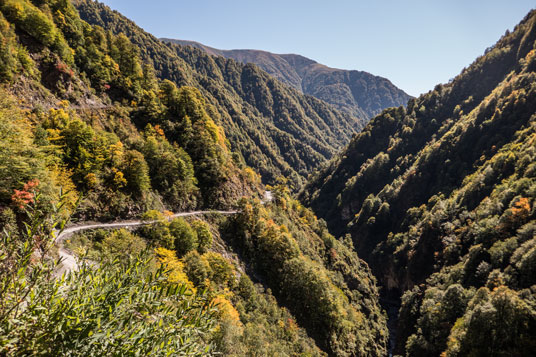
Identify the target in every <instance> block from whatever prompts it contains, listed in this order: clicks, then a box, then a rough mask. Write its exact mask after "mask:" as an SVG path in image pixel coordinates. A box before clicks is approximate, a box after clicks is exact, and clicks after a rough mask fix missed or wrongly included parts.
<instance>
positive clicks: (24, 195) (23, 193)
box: [11, 179, 39, 209]
mask: <svg viewBox="0 0 536 357" xmlns="http://www.w3.org/2000/svg"><path fill="white" fill-rule="evenodd" d="M37 186H39V180H38V179H33V180H30V181H28V182H27V183H25V184H24V187H23V188H22V190H13V191H14V193H13V195H12V196H11V201H13V203H14V204H15V205H16V206H17V207H19V208H20V209H23V208H24V206H26V205H27V204H30V203H33V202H34V197H35V191H37V190H38V188H37Z"/></svg>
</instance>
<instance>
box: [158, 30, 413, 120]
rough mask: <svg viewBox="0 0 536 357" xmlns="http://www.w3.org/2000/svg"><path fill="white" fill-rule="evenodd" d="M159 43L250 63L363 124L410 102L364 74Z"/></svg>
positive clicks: (284, 57) (287, 58)
mask: <svg viewBox="0 0 536 357" xmlns="http://www.w3.org/2000/svg"><path fill="white" fill-rule="evenodd" d="M161 40H162V41H164V42H172V43H177V44H181V45H185V46H192V47H196V48H199V49H202V50H203V51H205V52H207V53H209V54H211V55H214V56H223V57H226V58H232V59H234V60H236V61H239V62H242V63H254V64H256V65H257V66H259V67H260V68H262V69H263V70H265V71H266V72H267V73H268V74H270V75H271V76H274V77H275V78H277V79H279V80H280V81H282V82H284V83H287V84H289V85H290V86H292V87H294V88H296V89H297V90H299V91H301V92H302V93H305V94H308V95H312V96H314V97H316V98H318V99H322V100H324V101H326V102H327V103H329V104H331V105H333V106H334V107H335V108H337V109H339V110H341V111H344V112H347V113H349V114H351V115H353V116H356V117H358V118H361V120H362V121H363V122H365V123H366V122H367V121H368V119H369V118H372V117H373V116H375V115H377V114H379V113H380V112H381V111H382V110H383V109H386V108H389V107H398V106H400V105H404V106H405V105H406V104H407V102H408V100H409V99H410V98H411V97H410V96H409V95H408V94H406V93H405V92H404V91H403V90H401V89H399V88H397V87H396V86H395V85H393V84H392V83H391V82H390V81H389V80H388V79H386V78H383V77H379V76H375V75H372V74H370V73H367V72H364V71H355V70H344V69H337V68H330V67H327V66H325V65H323V64H320V63H318V62H316V61H313V60H312V59H309V58H307V57H304V56H300V55H295V54H275V53H271V52H266V51H260V50H219V49H216V48H212V47H209V46H205V45H203V44H201V43H198V42H194V41H184V40H175V39H168V38H162V39H161Z"/></svg>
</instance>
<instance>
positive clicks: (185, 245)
mask: <svg viewBox="0 0 536 357" xmlns="http://www.w3.org/2000/svg"><path fill="white" fill-rule="evenodd" d="M169 232H170V233H171V235H172V236H173V237H174V238H175V251H176V252H177V256H178V257H183V256H184V255H186V253H188V252H190V251H192V250H195V249H197V247H198V245H199V244H198V241H197V233H196V232H195V230H193V229H192V227H190V225H189V224H188V222H186V221H185V220H184V219H182V218H175V219H174V220H173V221H171V223H170V224H169Z"/></svg>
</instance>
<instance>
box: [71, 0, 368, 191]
mask: <svg viewBox="0 0 536 357" xmlns="http://www.w3.org/2000/svg"><path fill="white" fill-rule="evenodd" d="M74 3H75V5H76V7H77V9H78V11H79V12H80V16H81V18H82V19H83V20H85V21H87V22H88V23H90V24H93V25H99V26H101V27H103V28H105V29H107V30H109V31H111V32H112V33H113V34H115V35H119V34H120V33H123V34H124V35H126V36H127V38H129V40H130V41H131V42H132V43H133V44H134V45H135V46H136V47H137V48H138V51H139V54H140V56H141V58H142V60H143V61H144V62H146V63H150V64H151V66H152V67H153V68H154V69H155V75H156V76H157V77H158V78H160V79H167V80H169V81H171V82H173V83H175V85H177V86H178V87H181V86H193V87H195V88H198V89H199V90H200V92H201V93H202V95H203V96H204V97H205V99H206V100H207V102H208V103H209V104H211V105H213V106H214V108H215V109H216V111H217V112H218V114H219V116H220V121H221V125H222V126H223V128H224V129H225V132H226V134H227V137H228V138H229V141H230V143H231V148H232V150H233V151H234V152H235V153H236V155H238V156H239V157H240V159H241V160H243V161H245V163H246V164H247V165H248V166H251V167H252V168H253V169H255V170H256V171H257V172H259V173H260V174H261V177H262V179H263V182H265V183H270V184H273V183H275V179H276V178H277V177H278V176H280V175H283V176H285V177H287V178H289V180H290V184H291V185H292V186H294V187H296V188H298V187H299V186H300V185H301V184H302V183H303V182H304V180H305V178H306V177H307V175H308V174H309V173H310V172H311V171H312V170H313V169H314V168H316V167H317V166H318V165H319V164H320V163H322V162H325V161H326V160H327V159H329V158H331V157H332V155H334V154H335V153H336V152H337V151H338V149H340V148H342V146H343V145H344V144H346V143H348V142H349V140H350V138H351V136H352V134H353V133H355V132H356V131H358V130H360V129H361V128H362V127H363V124H364V122H363V120H362V119H360V118H357V117H354V116H351V115H349V114H346V113H343V112H339V111H337V110H336V109H334V108H333V107H331V106H329V105H327V104H326V103H325V102H323V101H321V100H318V99H316V98H314V97H310V96H305V95H303V94H302V93H300V92H299V91H297V90H295V89H293V88H291V87H289V86H287V85H284V84H283V83H281V82H280V81H278V80H276V79H274V78H272V77H270V76H269V75H268V74H267V73H266V72H264V71H262V70H261V69H260V68H259V67H257V66H255V65H252V64H247V65H244V64H241V63H239V62H236V61H234V60H232V59H225V58H222V57H214V56H211V55H208V54H207V53H205V52H204V51H201V50H199V49H196V48H192V47H190V46H180V45H175V44H170V43H163V42H161V41H159V40H158V39H157V38H155V37H154V36H152V35H150V34H148V33H146V32H145V31H143V30H142V29H140V28H139V27H138V26H136V24H134V23H133V22H132V21H130V20H128V19H127V18H125V17H123V16H122V15H121V14H119V13H118V12H116V11H112V10H111V9H110V8H109V7H107V6H105V5H103V4H100V3H98V2H93V1H78V0H77V1H75V2H74Z"/></svg>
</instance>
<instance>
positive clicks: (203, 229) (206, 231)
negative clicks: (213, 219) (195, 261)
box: [191, 220, 212, 254]
mask: <svg viewBox="0 0 536 357" xmlns="http://www.w3.org/2000/svg"><path fill="white" fill-rule="evenodd" d="M191 226H192V228H193V229H194V230H195V232H196V234H197V242H198V246H197V251H198V252H199V253H201V254H203V253H205V252H206V251H207V249H208V248H210V246H211V245H212V233H211V232H210V226H209V225H208V224H207V223H206V222H203V221H201V220H195V221H193V222H192V224H191Z"/></svg>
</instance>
